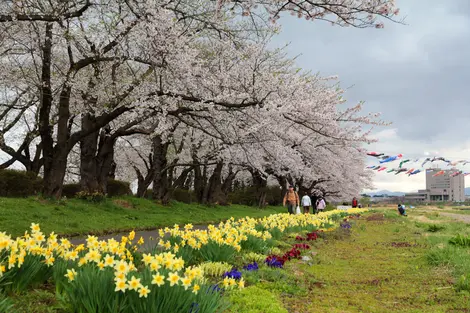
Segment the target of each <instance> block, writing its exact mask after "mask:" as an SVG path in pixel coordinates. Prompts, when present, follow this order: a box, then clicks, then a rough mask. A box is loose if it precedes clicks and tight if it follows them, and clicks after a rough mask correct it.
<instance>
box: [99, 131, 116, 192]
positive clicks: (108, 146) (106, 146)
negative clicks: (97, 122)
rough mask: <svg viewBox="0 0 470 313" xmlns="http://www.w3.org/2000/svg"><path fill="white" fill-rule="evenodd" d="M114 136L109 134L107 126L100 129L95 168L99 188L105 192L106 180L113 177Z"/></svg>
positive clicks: (114, 165)
mask: <svg viewBox="0 0 470 313" xmlns="http://www.w3.org/2000/svg"><path fill="white" fill-rule="evenodd" d="M116 138H117V137H116V136H111V135H110V129H109V128H108V127H105V128H104V129H103V130H102V131H101V134H100V141H99V146H98V155H97V158H96V170H97V177H98V184H99V188H100V190H101V191H102V192H103V193H105V194H106V193H107V192H108V180H109V179H114V177H115V170H116V163H115V162H114V145H115V143H116Z"/></svg>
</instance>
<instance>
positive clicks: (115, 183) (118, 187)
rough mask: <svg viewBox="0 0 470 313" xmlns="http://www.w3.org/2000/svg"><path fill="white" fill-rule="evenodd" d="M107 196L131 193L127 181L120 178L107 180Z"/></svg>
mask: <svg viewBox="0 0 470 313" xmlns="http://www.w3.org/2000/svg"><path fill="white" fill-rule="evenodd" d="M107 194H108V197H117V196H127V195H131V194H132V191H131V187H130V184H129V183H128V182H125V181H121V180H114V179H109V180H108V192H107Z"/></svg>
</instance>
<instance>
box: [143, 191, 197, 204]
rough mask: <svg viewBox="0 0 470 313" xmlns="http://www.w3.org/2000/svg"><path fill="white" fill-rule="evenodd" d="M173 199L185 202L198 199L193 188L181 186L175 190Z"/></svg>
mask: <svg viewBox="0 0 470 313" xmlns="http://www.w3.org/2000/svg"><path fill="white" fill-rule="evenodd" d="M150 195H151V193H150ZM172 199H173V200H176V201H178V202H183V203H191V202H193V201H194V200H196V199H195V196H194V192H193V191H192V190H187V189H179V188H178V189H175V190H174V191H173V197H172Z"/></svg>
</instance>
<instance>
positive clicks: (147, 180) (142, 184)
mask: <svg viewBox="0 0 470 313" xmlns="http://www.w3.org/2000/svg"><path fill="white" fill-rule="evenodd" d="M144 162H145V160H144ZM152 162H153V155H152V154H150V155H149V163H147V162H145V164H146V167H147V174H146V175H145V176H144V175H143V174H142V173H141V172H140V170H139V169H138V168H137V167H134V170H135V173H136V174H137V197H139V198H143V197H145V195H146V192H147V190H148V188H149V186H150V184H151V183H152V181H153V177H154V174H155V169H154V168H153V164H152Z"/></svg>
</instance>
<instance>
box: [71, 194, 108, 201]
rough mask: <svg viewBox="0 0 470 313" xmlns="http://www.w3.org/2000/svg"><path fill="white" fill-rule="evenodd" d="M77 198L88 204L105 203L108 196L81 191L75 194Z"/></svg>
mask: <svg viewBox="0 0 470 313" xmlns="http://www.w3.org/2000/svg"><path fill="white" fill-rule="evenodd" d="M75 198H77V199H80V200H85V201H88V202H95V203H98V202H103V201H104V200H105V199H106V195H104V194H103V193H101V192H97V191H96V192H87V191H79V192H77V193H76V194H75Z"/></svg>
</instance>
